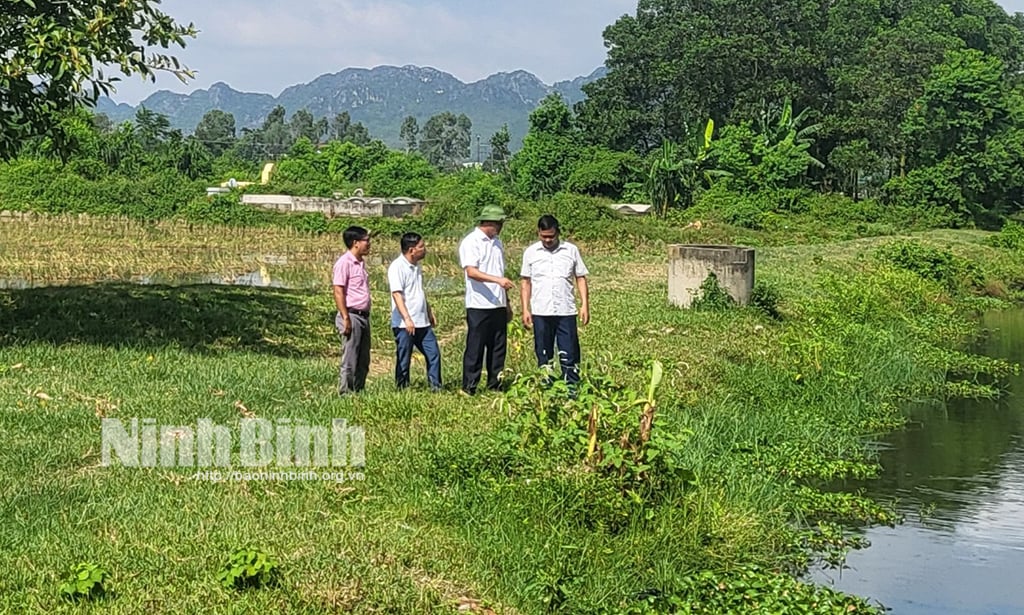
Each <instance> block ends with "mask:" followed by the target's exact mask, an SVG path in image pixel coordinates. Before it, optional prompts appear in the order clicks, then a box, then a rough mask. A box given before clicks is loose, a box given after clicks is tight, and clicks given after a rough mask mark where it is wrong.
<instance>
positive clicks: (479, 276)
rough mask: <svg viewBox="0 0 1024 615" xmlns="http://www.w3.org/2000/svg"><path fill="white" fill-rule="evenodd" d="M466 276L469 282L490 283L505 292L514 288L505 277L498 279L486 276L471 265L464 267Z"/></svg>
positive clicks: (510, 281)
mask: <svg viewBox="0 0 1024 615" xmlns="http://www.w3.org/2000/svg"><path fill="white" fill-rule="evenodd" d="M466 275H467V276H468V277H469V279H470V280H476V281H477V282H490V283H492V284H497V285H498V286H501V287H502V288H504V289H505V290H509V289H511V288H512V287H513V286H515V284H513V283H512V280H510V279H508V278H506V277H498V276H494V275H490V274H486V273H484V272H483V271H480V270H479V269H477V268H476V267H473V266H472V265H470V266H469V267H466Z"/></svg>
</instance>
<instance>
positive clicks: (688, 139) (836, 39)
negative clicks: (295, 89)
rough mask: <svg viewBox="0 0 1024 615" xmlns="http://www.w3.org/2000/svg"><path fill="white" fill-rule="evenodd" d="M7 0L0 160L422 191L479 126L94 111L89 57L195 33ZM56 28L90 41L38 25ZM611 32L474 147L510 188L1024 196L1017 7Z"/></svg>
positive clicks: (745, 219)
mask: <svg viewBox="0 0 1024 615" xmlns="http://www.w3.org/2000/svg"><path fill="white" fill-rule="evenodd" d="M16 4H17V10H16V11H15V12H14V13H12V15H11V16H9V17H8V24H7V25H5V26H3V27H2V28H0V38H2V39H4V40H5V42H6V43H7V44H8V47H7V48H8V49H14V50H19V49H20V50H23V51H25V52H26V53H25V54H23V55H19V54H8V55H7V56H5V57H4V58H0V93H3V96H4V98H3V99H0V107H3V108H4V109H7V110H12V111H13V112H12V113H8V114H5V115H4V119H3V122H2V123H0V132H2V139H0V145H2V147H0V157H4V158H7V159H11V158H16V157H19V156H22V157H23V156H42V157H46V156H50V157H56V158H61V159H63V160H66V161H67V160H71V161H72V162H73V161H74V160H76V159H77V160H78V162H77V163H74V164H76V165H77V166H76V168H78V169H79V170H80V171H81V172H82V173H85V174H89V173H92V174H93V175H95V174H96V173H99V171H100V169H101V167H103V168H106V169H108V170H110V171H113V172H137V171H138V170H139V169H140V168H143V167H145V166H147V165H154V168H161V169H166V168H170V169H174V170H177V171H178V172H179V173H181V174H182V175H183V176H185V177H186V178H188V179H196V178H209V179H217V178H220V177H223V175H224V174H225V173H228V172H232V173H234V172H237V173H238V174H244V173H245V172H248V173H250V174H251V173H252V169H253V168H254V167H255V166H257V165H258V163H260V162H262V161H264V160H267V159H274V160H279V161H280V164H279V167H280V171H281V172H282V173H283V178H282V182H284V181H286V180H287V181H289V182H291V187H292V189H295V190H299V189H303V183H304V182H305V183H306V184H309V183H313V184H315V185H313V186H305V189H307V190H310V189H312V190H313V191H314V192H325V191H327V190H328V188H329V187H330V185H332V184H333V185H334V187H335V188H337V187H341V186H342V185H344V182H349V183H351V182H353V181H366V180H367V177H368V176H364V174H365V173H369V170H370V169H372V168H374V167H378V166H381V165H383V166H381V169H380V170H378V171H377V174H378V181H377V185H378V186H379V187H380V188H381V189H383V188H384V185H385V183H387V182H385V178H390V179H388V181H389V182H390V184H391V185H392V186H393V187H394V186H398V187H401V188H402V189H405V190H411V189H413V188H416V187H417V186H422V180H424V178H426V177H428V176H430V177H436V174H437V173H451V172H454V171H458V170H459V169H461V168H462V166H463V165H462V163H463V162H464V161H466V160H468V159H470V158H471V147H472V143H471V134H472V126H471V122H470V120H469V118H468V117H467V116H465V115H455V114H453V113H450V112H445V113H439V114H437V115H435V116H433V117H431V118H429V119H428V120H426V122H424V124H423V125H422V126H420V125H419V122H418V120H417V119H416V118H415V117H412V116H409V117H406V118H405V120H404V121H403V123H402V126H401V131H400V135H401V139H402V141H403V143H404V145H405V147H404V151H397V152H389V151H388V150H387V148H386V147H384V146H383V144H381V143H380V142H379V141H376V140H374V139H373V138H372V136H371V135H370V134H369V133H368V131H367V130H366V128H365V127H364V126H363V125H362V124H360V123H359V122H353V121H352V119H351V117H350V116H349V115H348V114H347V113H339V114H337V115H336V116H335V117H333V118H325V117H323V118H314V117H313V116H312V115H311V114H310V113H309V112H308V111H306V110H298V111H296V112H295V113H294V114H293V115H292V116H291V117H290V118H288V117H286V111H285V110H284V109H283V108H281V107H278V108H275V109H274V110H273V111H272V112H271V113H270V115H269V116H268V117H267V118H266V119H265V120H264V121H263V123H262V125H261V126H259V127H256V128H251V129H250V128H245V129H242V130H241V131H237V128H236V126H235V121H234V118H233V117H231V116H230V114H227V113H225V112H223V111H210V112H209V113H207V114H206V115H205V116H204V117H203V118H202V120H201V121H200V122H199V124H198V125H197V126H196V129H195V131H194V133H193V134H192V135H189V136H185V135H182V134H181V132H180V131H175V130H171V129H170V128H169V125H168V123H167V121H166V118H164V117H162V116H160V115H158V114H154V113H152V112H150V111H146V110H140V111H139V113H138V114H137V115H136V118H135V121H134V122H130V123H125V124H122V125H120V126H111V125H109V121H105V120H104V118H103V117H102V116H94V117H92V118H91V119H90V118H88V117H86V116H83V115H81V114H80V113H77V112H76V111H75V108H76V107H78V106H85V107H88V106H90V105H91V104H92V103H94V102H95V98H96V96H98V94H99V92H100V91H105V88H106V87H108V86H109V80H107V79H104V78H102V76H101V75H100V76H96V74H97V73H96V71H94V70H92V68H93V66H95V65H96V63H97V62H99V61H110V60H111V58H114V59H117V58H121V59H124V58H128V59H129V60H126V61H124V62H122V63H121V65H120V67H121V68H122V69H123V70H124V71H125V72H128V73H132V72H142V73H143V74H151V73H152V72H153V71H155V70H171V71H172V72H175V73H176V74H179V75H180V74H183V73H187V69H184V68H182V67H179V66H178V65H177V63H176V61H175V60H173V58H171V57H168V56H154V58H152V59H151V61H141V62H135V59H136V58H137V57H138V54H140V53H142V52H145V51H147V49H146V47H145V45H143V44H142V43H138V42H136V41H137V40H138V37H139V35H142V37H143V39H145V40H149V41H156V42H158V43H161V44H164V45H166V44H168V43H178V44H184V38H186V37H188V36H192V35H193V34H194V29H192V28H191V27H190V26H185V27H183V26H179V25H177V24H175V23H174V21H173V20H171V19H170V18H169V17H167V16H166V15H163V14H161V13H159V12H158V11H156V9H155V7H154V3H152V2H148V1H146V0H131V1H129V2H119V3H110V2H108V4H112V6H111V7H106V8H109V9H110V10H111V11H114V12H115V13H111V15H114V14H116V18H111V17H102V18H101V17H100V16H99V15H100V13H97V12H96V11H95V10H94V9H92V8H89V7H91V6H92V5H88V6H86V5H87V4H88V3H84V2H81V0H75V2H73V3H72V4H76V5H78V4H81V5H82V6H81V7H79V8H80V9H81V11H80V12H79V13H76V14H75V15H76V17H75V18H74V19H71V18H69V17H68V16H67V15H63V14H61V15H58V14H57V9H56V8H54V7H53V6H51V5H44V4H41V3H40V4H38V5H33V4H31V3H16ZM132 16H134V17H135V18H136V19H135V20H134V21H133V20H132V19H130V17H132ZM76 19H77V21H76ZM11 24H13V26H12V25H11ZM54 24H57V25H59V26H60V27H61V28H64V29H65V30H70V31H75V32H78V35H79V37H78V38H74V37H72V39H71V40H70V42H69V40H68V39H64V38H61V37H57V36H54V37H50V38H47V37H46V36H44V37H41V38H40V37H39V36H38V32H39V31H40V30H44V31H50V30H48V28H50V27H51V26H53V27H54V28H56V27H57V26H56V25H54ZM97 24H99V25H97ZM101 26H102V27H108V28H110V29H111V31H110V32H107V35H109V36H108V37H107V38H103V37H100V36H98V35H97V34H96V32H95V30H96V28H97V27H101ZM115 34H119V35H120V36H115ZM132 36H135V37H136V38H132ZM111 37H112V38H111ZM147 37H148V38H147ZM604 38H605V42H606V46H607V47H608V50H609V51H608V56H607V60H606V67H607V69H608V70H607V74H606V75H605V76H604V77H603V78H601V79H599V80H597V81H595V82H592V83H590V84H587V85H586V86H584V92H585V93H586V95H587V97H586V99H585V100H583V101H582V102H580V103H577V104H576V105H575V106H574V107H572V108H570V107H569V106H568V105H567V104H566V103H565V102H564V101H563V100H562V99H561V98H560V97H558V96H557V95H552V96H549V97H548V98H546V99H545V100H543V101H541V102H540V104H539V105H538V107H537V108H536V109H535V110H534V111H533V112H532V113H531V115H530V118H529V131H528V133H527V135H526V136H525V138H524V140H523V146H522V149H521V150H520V151H518V152H516V153H515V155H513V154H512V152H510V151H509V141H510V139H509V134H508V130H507V127H506V128H504V129H503V130H500V131H498V133H496V134H495V135H493V136H492V138H491V139H490V141H489V144H488V145H489V146H488V156H487V157H486V159H484V160H482V161H481V162H482V163H483V167H484V168H485V169H486V170H487V171H489V172H491V173H492V174H493V175H494V176H495V177H496V178H498V179H499V180H500V184H501V185H502V186H503V189H504V190H506V191H507V192H508V193H510V194H511V195H514V196H516V197H519V198H524V199H536V198H544V197H547V196H550V195H554V194H558V193H561V192H568V193H577V194H585V195H591V196H597V197H604V198H609V199H615V200H624V201H632V202H636V201H641V202H647V203H651V204H652V205H653V206H654V209H655V211H656V212H657V213H659V214H661V215H664V216H668V215H669V214H671V213H672V212H673V211H678V210H685V209H687V208H698V209H699V208H701V207H703V208H704V209H705V210H712V209H714V210H716V211H719V213H721V212H722V211H726V210H729V211H732V212H733V213H734V214H736V215H732V214H729V215H732V218H734V219H735V220H737V221H740V222H742V223H743V224H748V225H754V226H756V225H757V224H758V222H757V221H758V220H759V219H762V218H763V217H764V216H765V215H768V214H776V213H785V212H789V211H800V210H801V208H805V207H806V203H807V202H808V199H809V198H810V197H811V196H812V195H814V194H819V195H820V194H832V195H844V196H845V198H848V199H850V200H851V201H852V202H856V201H862V200H865V199H867V200H871V201H874V202H877V203H879V204H880V205H881V206H883V207H887V208H901V209H904V210H908V209H918V210H921V211H928V212H939V213H940V214H941V216H940V217H942V219H943V220H945V222H946V223H950V224H982V225H988V224H998V223H999V222H1000V221H1001V220H1003V219H1005V218H1006V217H1008V216H1013V215H1015V214H1017V213H1018V212H1019V211H1020V209H1021V207H1022V205H1021V204H1022V203H1024V138H1022V137H1024V134H1022V132H1021V127H1022V118H1024V96H1022V93H1024V89H1022V84H1021V78H1020V75H1021V74H1022V68H1024V65H1022V64H1024V17H1022V16H1021V15H1020V14H1015V15H1012V16H1011V15H1008V14H1007V13H1006V12H1005V11H1004V10H1003V9H1002V8H1001V7H1000V6H999V5H997V4H996V3H995V2H993V1H992V0H765V1H761V2H756V3H749V2H741V1H739V0H639V1H638V3H637V8H636V11H635V12H634V13H633V14H631V15H626V16H623V17H622V18H620V19H619V20H618V21H616V22H615V23H614V24H611V25H610V26H609V27H608V28H606V30H605V32H604ZM82 41H84V42H82ZM71 48H73V49H71ZM71 51H73V52H71ZM69 58H71V59H74V58H78V60H77V61H72V60H71V59H69ZM76 62H77V63H76ZM26 79H27V80H28V83H30V84H32V87H28V86H26V85H25V83H26V82H25V80H26ZM5 88H6V89H5ZM353 148H358V150H357V149H353ZM326 150H329V151H328V152H327V154H326V155H323V154H322V152H324V151H326ZM357 151H358V152H360V153H359V155H356V154H355V152H357ZM332 152H333V153H332ZM83 160H91V161H92V162H88V163H86V162H83ZM325 160H328V161H329V160H334V162H333V163H330V162H327V163H325V162H324V161H325ZM360 160H361V161H362V162H353V161H360ZM345 161H347V162H345ZM371 162H372V164H370V163H371ZM325 164H326V165H327V166H324V165H325ZM332 164H333V165H334V166H333V167H332V166H331V165H332ZM325 169H326V171H325ZM315 173H321V175H320V176H319V179H315V178H316V176H315ZM416 189H417V190H419V188H416ZM730 208H731V209H730ZM740 210H742V212H741V213H742V215H740V214H738V213H736V212H737V211H740ZM727 213H728V212H727ZM726 217H728V216H726Z"/></svg>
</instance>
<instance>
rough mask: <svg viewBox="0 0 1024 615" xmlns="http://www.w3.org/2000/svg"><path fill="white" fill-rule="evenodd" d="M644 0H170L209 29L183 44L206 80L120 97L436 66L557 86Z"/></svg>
mask: <svg viewBox="0 0 1024 615" xmlns="http://www.w3.org/2000/svg"><path fill="white" fill-rule="evenodd" d="M635 6H636V3H635V0H590V1H588V0H558V1H556V2H552V1H551V0H519V1H517V2H487V1H486V0H484V1H480V0H477V1H472V0H432V1H427V2H415V1H414V0H407V1H400V0H380V1H374V0H306V1H297V0H293V2H289V3H283V2H270V1H266V0H256V1H253V0H218V1H217V2H210V1H209V0H165V2H164V3H163V4H162V9H163V10H165V11H166V12H168V13H169V14H170V15H172V16H173V17H175V18H176V19H177V20H179V21H181V22H186V23H187V22H189V21H191V22H194V23H195V24H196V27H197V28H198V29H199V30H200V31H201V32H200V34H199V37H198V38H196V39H194V40H191V41H189V43H188V46H187V47H186V49H185V50H180V51H179V50H175V55H177V56H178V57H179V58H180V59H181V60H182V61H183V62H184V63H185V64H186V65H187V66H189V67H190V68H192V69H194V70H196V71H197V79H196V80H194V81H192V82H190V83H189V85H187V86H186V85H182V84H180V83H178V82H177V80H175V79H174V78H173V77H170V76H161V77H160V78H159V80H158V82H157V83H156V84H155V85H153V84H147V83H141V82H140V81H139V80H135V79H133V80H129V81H126V82H125V83H123V84H122V85H121V87H119V88H118V94H116V95H115V96H114V98H115V100H118V101H124V102H132V103H135V102H138V101H139V100H141V99H142V98H145V97H146V96H148V95H149V94H150V93H152V92H154V91H156V90H157V89H171V90H174V91H179V92H188V91H191V90H194V89H197V88H205V87H209V86H210V85H212V84H213V83H215V82H218V81H223V82H226V83H228V84H230V85H231V86H232V87H234V88H235V89H239V90H244V91H253V92H267V93H271V94H278V93H279V92H280V91H281V90H282V89H284V88H285V87H287V86H289V85H294V84H296V83H304V82H308V81H311V80H313V79H315V78H316V77H317V76H319V75H321V74H324V73H334V72H338V71H340V70H342V69H344V68H347V67H364V68H371V67H373V66H378V65H381V64H392V65H398V66H401V65H405V64H416V65H419V66H433V67H434V68H437V69H438V70H443V71H446V72H449V73H451V74H453V75H455V76H456V77H458V78H459V79H462V80H463V81H467V82H468V81H475V80H478V79H482V78H484V77H486V76H488V75H490V74H493V73H496V72H499V71H512V70H518V69H523V70H528V71H530V72H533V73H534V74H536V75H537V76H538V77H540V78H541V79H542V80H544V81H545V82H547V83H552V82H554V81H558V80H562V79H571V78H574V77H577V76H579V75H584V74H588V73H590V71H592V70H593V69H594V68H596V67H597V66H599V65H600V64H601V63H603V62H604V58H605V50H604V46H603V41H602V38H601V33H602V31H603V30H604V28H605V27H606V26H607V25H609V24H611V23H612V22H613V21H615V19H617V18H618V17H619V16H620V15H622V14H623V13H627V12H632V11H633V10H634V9H635Z"/></svg>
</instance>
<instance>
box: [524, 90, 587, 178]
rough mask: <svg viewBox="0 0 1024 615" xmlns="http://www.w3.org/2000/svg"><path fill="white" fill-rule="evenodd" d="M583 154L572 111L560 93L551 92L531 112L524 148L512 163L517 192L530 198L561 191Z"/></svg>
mask: <svg viewBox="0 0 1024 615" xmlns="http://www.w3.org/2000/svg"><path fill="white" fill-rule="evenodd" d="M579 154H580V139H579V133H578V132H577V130H576V125H575V120H574V118H573V114H572V111H571V110H570V109H569V107H568V106H567V105H566V104H565V100H564V99H562V97H561V96H560V95H558V94H550V95H548V96H547V97H545V98H544V100H542V101H541V103H540V105H539V106H538V107H537V108H536V109H534V110H533V113H531V114H530V129H529V131H528V132H527V133H526V137H524V138H523V148H522V149H521V150H519V151H518V152H516V155H515V157H514V158H512V162H511V165H510V169H509V170H510V172H511V174H512V181H513V183H514V185H515V187H516V191H517V192H519V194H520V195H522V196H524V197H527V198H536V197H540V196H545V195H550V194H554V193H555V192H558V191H559V190H561V189H562V188H563V187H564V185H565V181H566V179H568V177H569V173H570V172H571V171H572V164H573V162H574V161H575V160H576V158H577V157H578V156H579Z"/></svg>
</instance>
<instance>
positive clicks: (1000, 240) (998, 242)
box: [985, 220, 1024, 252]
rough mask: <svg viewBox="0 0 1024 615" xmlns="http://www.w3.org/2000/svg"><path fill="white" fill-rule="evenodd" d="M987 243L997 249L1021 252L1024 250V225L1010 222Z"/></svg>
mask: <svg viewBox="0 0 1024 615" xmlns="http://www.w3.org/2000/svg"><path fill="white" fill-rule="evenodd" d="M985 243H987V244H988V245H990V246H994V247H996V248H1006V249H1008V250H1014V251H1016V252H1020V251H1021V250H1024V225H1022V224H1021V223H1019V222H1015V221H1013V220H1010V221H1008V222H1007V223H1006V224H1004V225H1003V228H1001V229H999V233H997V234H995V235H992V236H991V237H989V238H988V239H987V240H986V242H985Z"/></svg>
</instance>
